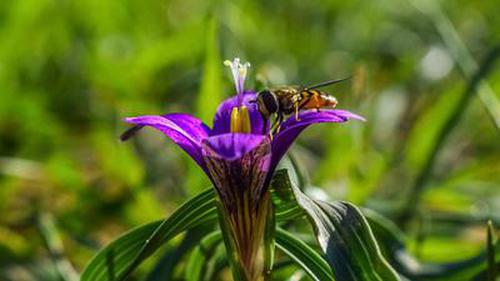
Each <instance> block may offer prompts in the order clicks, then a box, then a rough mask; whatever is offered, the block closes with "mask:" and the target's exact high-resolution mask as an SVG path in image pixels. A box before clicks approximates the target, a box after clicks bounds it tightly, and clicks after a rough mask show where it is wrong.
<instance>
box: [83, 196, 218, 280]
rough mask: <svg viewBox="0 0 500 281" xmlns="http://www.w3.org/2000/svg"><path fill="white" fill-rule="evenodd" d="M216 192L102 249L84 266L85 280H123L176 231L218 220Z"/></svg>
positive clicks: (177, 232)
mask: <svg viewBox="0 0 500 281" xmlns="http://www.w3.org/2000/svg"><path fill="white" fill-rule="evenodd" d="M214 206H215V205H214V193H213V190H212V189H208V190H206V191H204V192H203V193H201V194H199V195H198V196H195V197H193V198H192V199H191V200H189V201H187V202H186V203H184V204H183V205H182V206H181V207H179V208H178V209H177V210H176V211H175V212H174V213H173V214H172V215H171V216H170V217H169V218H167V219H165V220H164V221H161V222H153V223H149V224H146V225H143V226H140V227H138V228H135V229H133V230H131V231H129V232H127V233H125V234H124V235H122V236H121V237H120V238H118V239H117V240H115V241H113V242H112V243H111V244H109V245H108V246H106V247H105V248H104V249H102V250H101V251H100V252H99V253H98V254H97V255H96V256H95V257H94V258H93V259H92V260H91V261H90V263H89V264H88V265H87V266H86V267H85V269H84V271H83V274H82V277H81V280H82V281H87V280H88V281H99V280H102V281H117V280H124V279H125V278H126V277H127V276H128V275H129V274H130V273H131V272H132V271H133V270H134V269H135V268H136V267H137V266H139V265H140V264H141V262H142V261H144V259H146V258H147V257H149V256H150V255H151V254H153V253H154V252H155V251H156V250H157V249H158V248H159V247H160V246H161V245H163V243H165V242H167V241H168V240H170V239H171V238H173V237H175V236H176V235H177V234H179V233H181V232H183V231H185V230H187V229H189V228H191V227H194V226H197V225H200V224H201V223H203V222H206V221H207V220H215V218H216V211H215V207H214Z"/></svg>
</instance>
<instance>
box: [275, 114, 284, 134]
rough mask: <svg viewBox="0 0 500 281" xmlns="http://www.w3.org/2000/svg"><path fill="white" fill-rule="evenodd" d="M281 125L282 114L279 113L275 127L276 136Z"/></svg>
mask: <svg viewBox="0 0 500 281" xmlns="http://www.w3.org/2000/svg"><path fill="white" fill-rule="evenodd" d="M281 123H283V113H280V114H279V115H278V122H277V127H276V134H278V133H279V132H280V129H281Z"/></svg>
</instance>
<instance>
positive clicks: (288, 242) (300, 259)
mask: <svg viewBox="0 0 500 281" xmlns="http://www.w3.org/2000/svg"><path fill="white" fill-rule="evenodd" d="M276 246H277V247H278V249H280V250H282V251H283V252H284V253H285V254H286V255H287V256H289V257H290V258H291V259H292V260H294V261H295V262H296V263H297V264H299V265H300V267H301V268H302V269H303V270H304V271H305V272H306V273H307V274H308V275H309V276H310V277H311V278H312V279H313V280H316V281H328V280H335V279H334V278H333V274H332V270H331V269H330V266H329V265H328V263H327V262H326V260H325V259H324V258H323V257H322V256H321V255H320V254H318V253H317V252H316V251H315V250H314V249H313V248H311V247H310V246H309V245H307V244H306V243H304V242H303V241H302V240H300V239H298V238H296V237H295V236H294V235H292V234H291V233H289V232H287V231H286V230H284V229H281V228H278V229H277V230H276Z"/></svg>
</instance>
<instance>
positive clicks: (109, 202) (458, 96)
mask: <svg viewBox="0 0 500 281" xmlns="http://www.w3.org/2000/svg"><path fill="white" fill-rule="evenodd" d="M497 14H498V3H497V1H495V0H485V1H420V0H418V1H417V0H411V1H394V0H389V1H382V2H380V1H371V2H368V1H361V0H355V1H324V0H319V1H298V0H293V1H290V2H289V3H288V2H287V3H286V5H283V4H282V3H279V2H275V1H250V0H242V1H236V2H234V1H233V2H224V1H217V2H216V3H207V2H206V1H201V0H187V1H181V0H165V1H163V0H162V1H159V0H147V1H137V0H107V1H100V0H81V1H56V0H23V1H14V0H5V1H0V23H1V24H0V35H1V36H0V211H1V212H2V214H4V216H2V218H1V219H0V279H1V280H19V279H22V278H25V279H31V280H49V281H50V280H60V279H61V278H66V279H71V278H74V272H73V273H71V272H72V271H71V270H72V268H74V270H75V271H76V272H84V266H85V265H86V264H87V263H88V262H89V260H91V258H92V256H94V255H95V253H96V252H98V251H99V250H100V249H102V252H101V253H100V254H98V255H97V256H96V257H95V260H93V263H91V264H94V265H95V266H96V267H95V268H94V269H92V270H96V272H97V271H99V272H100V273H99V274H101V275H102V276H104V277H103V278H107V277H108V276H110V275H109V274H111V275H114V276H117V275H118V274H119V273H120V272H123V271H124V270H125V268H127V267H128V266H130V264H131V263H132V262H133V259H137V262H136V263H139V261H140V262H141V266H140V267H139V269H138V270H135V271H134V274H135V275H134V278H135V279H138V280H142V278H143V277H146V276H148V278H153V277H151V276H155V274H153V273H152V272H154V270H153V271H151V269H152V268H155V266H160V265H161V261H164V260H163V258H164V257H165V255H166V254H167V253H171V252H170V251H173V253H175V252H176V251H180V250H179V249H180V248H182V247H185V248H183V251H181V252H182V253H184V254H182V258H181V257H179V259H178V260H176V261H175V266H174V267H175V269H174V270H173V272H169V273H168V274H170V275H172V276H174V277H175V278H180V279H182V278H183V277H184V274H185V272H180V271H183V270H184V269H185V268H186V267H187V266H188V265H189V264H191V265H190V266H192V268H196V270H198V272H199V270H202V269H200V267H199V266H200V265H201V264H202V258H196V259H197V262H198V263H197V264H195V262H194V261H191V262H190V258H191V257H192V256H193V259H195V257H198V254H193V253H195V252H196V251H197V250H200V249H201V248H199V245H196V244H197V243H196V241H191V244H190V243H187V242H186V241H185V237H188V238H189V239H194V238H192V237H194V236H190V235H188V234H186V235H185V236H183V238H182V239H181V238H180V237H179V236H177V237H179V238H173V239H170V238H172V237H171V236H174V232H175V233H177V232H180V229H184V227H185V228H188V227H189V226H190V225H188V224H184V223H182V224H183V225H182V226H181V225H178V224H177V226H178V228H169V229H165V228H163V229H162V231H159V230H158V231H159V232H155V230H157V229H158V224H159V223H160V221H158V222H157V223H152V224H149V223H148V222H149V221H151V220H157V219H160V218H163V217H168V218H175V217H176V216H177V215H174V214H178V213H175V212H174V210H176V209H177V208H178V206H179V205H180V204H181V202H184V201H185V200H186V199H187V198H189V197H190V196H191V195H196V194H198V193H199V192H200V191H201V188H203V187H205V186H207V185H208V182H209V181H208V179H207V178H206V177H205V176H204V175H203V174H202V173H201V171H200V169H199V168H198V167H196V166H195V165H194V164H187V163H188V161H190V160H187V157H184V156H183V154H182V152H181V150H179V149H177V148H173V146H172V145H171V142H167V141H164V138H163V137H162V136H161V135H159V134H153V133H151V132H150V131H148V130H144V131H143V132H141V133H140V134H138V136H137V138H136V139H135V140H133V141H132V142H129V143H126V144H123V143H120V142H119V141H118V136H119V135H120V133H121V132H122V131H124V130H125V129H126V125H125V124H123V123H122V122H121V121H120V120H121V119H122V118H123V117H126V116H133V115H139V114H162V113H166V112H190V113H193V115H197V116H198V117H200V118H202V119H203V120H204V121H206V122H208V123H211V119H212V115H213V112H214V110H215V108H216V105H217V104H218V102H219V101H220V100H221V99H223V98H224V97H225V96H227V94H232V93H233V92H234V89H233V88H232V86H231V85H230V83H229V77H230V76H229V75H227V74H226V73H225V72H224V71H223V70H222V61H223V60H224V59H231V58H233V57H235V56H238V57H241V58H242V59H244V60H245V61H247V60H248V61H250V62H251V63H252V67H251V68H250V73H249V77H250V83H247V86H248V87H249V88H252V87H253V86H254V85H257V82H255V83H254V84H252V83H251V82H252V79H253V80H257V79H256V78H255V77H256V76H259V77H260V81H267V82H268V84H269V85H277V84H310V83H314V82H319V81H322V80H327V79H333V78H341V77H346V76H349V75H352V76H353V79H352V81H351V82H350V83H349V82H348V83H344V84H339V85H337V86H335V87H330V88H325V90H326V91H327V92H329V93H331V94H333V95H335V96H336V97H337V99H338V100H339V108H342V109H349V110H351V111H353V112H356V113H359V114H361V115H363V116H364V117H366V118H367V120H368V121H367V122H365V123H363V124H348V125H339V126H331V125H320V126H313V127H311V128H309V129H307V131H306V133H305V134H303V135H302V136H301V138H300V139H299V140H298V143H296V144H295V145H294V147H293V151H292V153H293V156H294V161H295V162H297V163H298V164H300V165H301V167H300V169H299V170H300V171H301V173H300V174H292V175H290V177H291V178H292V181H294V182H297V183H298V186H299V187H300V188H301V189H303V190H304V192H305V193H310V194H313V195H314V196H316V197H317V198H321V199H324V201H327V202H334V201H336V200H348V201H350V202H352V203H355V204H356V205H358V206H360V207H363V208H362V209H361V210H362V213H363V214H364V215H365V216H366V218H367V220H368V223H369V225H370V228H371V230H372V232H373V234H374V236H375V238H376V239H377V242H378V246H379V247H380V249H381V250H382V254H383V255H384V256H385V258H386V260H387V261H388V262H389V263H390V264H391V265H392V267H393V268H395V269H396V271H397V272H398V273H399V274H400V275H402V277H403V278H407V279H409V280H454V281H456V280H469V279H471V278H475V280H487V278H490V279H491V276H492V275H494V274H493V273H492V272H493V271H494V270H493V269H494V268H495V265H496V267H497V269H498V254H497V251H495V250H491V249H495V247H498V243H496V246H492V243H491V242H489V243H486V242H487V241H486V240H487V239H486V235H485V233H486V231H487V228H486V227H485V221H487V220H488V219H491V220H492V222H493V225H495V226H497V227H498V225H500V216H499V214H500V204H498V202H499V200H500V199H499V198H500V193H499V191H498V190H500V189H499V187H500V173H498V170H499V169H500V165H499V162H500V161H499V160H498V159H500V146H499V142H498V124H499V121H498V120H500V119H499V116H500V110H499V104H500V103H499V99H500V96H499V94H498V92H499V89H500V73H499V72H498V71H497V69H498V67H497V68H495V67H491V71H490V73H489V75H479V78H478V79H477V80H478V81H476V82H478V84H477V87H475V89H472V90H469V92H467V91H468V89H467V87H469V85H471V84H475V82H474V80H475V79H474V77H477V76H478V73H479V74H481V69H482V68H484V64H485V63H484V62H485V61H488V60H491V61H492V62H493V61H494V58H491V57H488V54H490V53H491V51H492V50H495V48H497V49H498V47H496V46H497V45H498V43H499V42H500V37H499V34H500V33H499V32H498V30H499V29H500V22H499V21H498V16H497ZM481 62H483V63H481ZM497 65H498V64H497ZM473 82H474V83H473ZM465 95H469V98H468V99H466V100H463V99H462V98H463V97H464V96H465ZM457 113H458V116H459V117H460V118H458V119H456V120H453V118H451V119H450V117H452V116H453V115H456V114H457ZM450 120H452V121H453V122H451V123H450ZM450 124H451V125H450ZM287 161H288V160H287ZM287 161H283V163H282V166H285V167H286V168H287V169H289V170H290V171H291V170H292V168H291V166H293V165H291V164H290V163H285V162H287ZM309 174H310V176H311V177H310V178H311V179H312V180H311V181H310V182H309V181H308V179H309V176H308V175H309ZM419 176H420V177H421V180H417V178H418V177H419ZM294 177H299V178H298V179H294ZM415 182H416V183H417V184H415ZM313 186H314V187H313ZM317 187H320V188H321V189H319V188H317ZM314 196H312V198H314ZM207 197H208V195H207ZM294 198H295V197H294V194H293V193H291V192H290V191H289V188H288V187H287V186H285V187H283V188H278V187H276V188H275V189H273V190H272V199H273V204H274V207H275V211H276V224H278V225H279V227H280V228H279V230H278V232H277V234H276V246H277V247H278V251H277V252H276V254H275V255H274V259H273V258H269V259H270V260H274V262H275V265H274V268H276V267H277V266H279V265H282V266H279V271H280V275H279V277H277V278H288V277H289V276H290V275H291V274H296V275H295V277H296V276H299V275H300V276H304V275H306V274H307V275H309V277H310V278H313V279H314V278H316V280H329V279H328V277H327V276H329V274H330V275H331V273H327V272H328V270H326V269H325V265H328V262H326V261H327V260H328V257H327V256H326V257H325V256H322V254H320V253H321V252H322V250H321V247H319V248H318V245H317V243H316V242H314V239H313V238H314V237H312V236H310V235H304V233H312V231H311V228H310V227H309V226H306V225H309V224H307V223H305V222H306V220H305V219H304V218H305V217H306V216H307V215H306V213H305V212H304V210H303V209H302V208H301V206H300V205H299V204H297V203H296V201H295V200H294ZM332 199H334V200H332ZM315 204H316V203H315ZM318 206H319V205H318ZM321 206H322V207H324V208H325V209H328V210H329V213H325V212H323V215H324V216H323V219H330V217H329V215H328V214H333V213H334V214H339V215H342V212H339V209H338V208H340V207H342V208H347V209H348V210H352V211H353V212H354V214H356V217H357V215H359V213H358V211H357V209H356V208H354V207H351V205H339V204H333V205H331V204H329V205H328V206H324V205H321ZM198 207H200V206H198ZM334 207H335V209H332V208H334ZM337 207H338V208H337ZM201 208H207V209H206V210H207V212H208V210H209V209H210V208H213V206H210V207H209V206H208V203H207V205H202V206H201ZM315 208H316V207H315ZM210 210H215V208H213V209H210ZM373 210H375V211H376V212H377V213H381V214H383V215H384V217H385V218H384V217H382V218H381V217H380V215H373ZM402 210H405V211H404V212H402ZM403 213H405V215H402V214H403ZM40 214H44V216H43V217H45V216H47V217H50V218H51V219H50V220H42V221H39V218H40ZM200 216H202V214H200ZM210 216H211V218H212V219H214V221H215V213H213V214H211V215H210ZM358 218H359V217H358ZM387 218H389V219H390V220H392V221H395V222H397V225H393V224H392V222H391V221H389V220H387ZM177 219H179V217H177ZM35 221H36V222H39V223H38V224H37V223H34V222H35ZM179 221H181V220H179ZM47 222H48V223H47ZM56 225H57V229H56V228H55V226H56ZM137 225H143V226H142V227H139V228H137V229H136V230H132V231H129V232H126V231H127V230H129V229H132V228H134V227H137ZM360 227H362V228H365V227H366V225H365V224H364V223H362V224H361V226H360ZM174 230H175V231H174ZM212 230H213V229H210V227H208V228H207V229H204V230H203V231H200V233H199V234H200V236H202V234H205V231H206V232H207V233H208V232H210V231H212ZM351 230H352V229H351ZM164 231H165V232H164ZM284 231H286V234H284ZM125 232H126V233H127V234H124V235H123V236H121V238H118V240H116V239H115V237H117V236H118V235H119V234H121V233H125ZM493 232H494V231H493V230H492V229H491V228H489V233H490V236H491V237H493V236H494V235H493V234H494V233H493ZM153 233H156V236H154V237H157V238H155V239H158V240H154V241H153V242H154V243H153V242H150V243H145V241H146V240H147V239H148V238H151V235H152V234H153ZM365 234H366V233H365ZM214 235H215V234H214ZM287 235H288V236H287ZM368 236H370V237H368V238H369V239H367V241H371V240H372V239H371V235H368ZM209 237H210V236H209ZM363 237H365V236H363ZM365 238H366V237H365ZM165 239H169V241H170V242H169V243H168V245H167V249H165V252H164V253H163V255H162V254H161V250H162V248H161V246H162V245H164V244H165V243H166V240H165ZM207 239H208V238H207ZM286 239H288V240H286ZM111 241H114V242H111ZM203 241H205V240H203ZM292 241H294V242H292ZM160 242H161V243H160ZM206 242H207V243H208V241H206ZM371 242H373V241H371ZM371 242H370V243H371ZM214 243H215V244H217V243H216V242H214ZM146 244H147V247H146V246H145V245H146ZM209 244H210V243H209ZM105 245H108V246H106V247H105ZM220 245H221V244H220V243H219V244H218V245H215V246H214V248H213V249H212V250H213V256H212V255H204V257H203V258H204V259H205V260H206V262H207V264H206V265H207V270H208V271H209V272H210V273H209V274H207V275H205V276H202V277H203V278H204V279H205V280H209V279H210V278H212V279H216V280H217V278H218V277H221V276H224V270H225V268H226V267H227V259H226V257H225V254H224V253H225V252H224V249H223V248H222V246H220ZM297 245H302V246H297ZM304 245H308V247H306V246H304ZM370 245H371V244H370ZM485 245H488V248H487V249H488V250H486V249H485V248H484V246H485ZM62 246H64V247H62ZM103 247H104V248H103ZM144 247H146V248H144ZM193 247H194V249H195V250H193V251H194V252H191V251H192V249H193ZM269 247H272V246H271V243H269ZM285 248H286V249H285ZM109 249H114V250H113V251H111V252H109V253H110V254H109V255H108V260H109V261H113V260H114V261H115V262H113V263H111V262H110V263H108V264H107V263H106V256H105V254H103V253H107V251H109ZM141 249H142V251H141ZM153 251H158V254H157V255H153V256H151V258H149V259H146V260H144V261H143V259H144V258H145V257H146V256H149V255H150V254H152V252H153ZM313 251H315V252H316V255H315V254H313ZM361 252H362V251H361ZM492 252H494V253H495V255H492ZM139 253H142V254H141V256H140V258H139V257H138V256H137V255H138V254H139ZM198 253H200V252H198ZM370 253H371V254H372V255H375V256H378V253H377V251H374V252H373V251H371V252H370ZM184 256H188V257H189V258H187V259H186V258H185V257H184ZM117 257H119V259H117ZM397 257H400V258H397ZM401 257H404V258H403V259H402V258H401ZM487 257H489V264H490V265H489V267H488V266H487V263H486V260H487ZM320 258H322V259H320ZM375 258H377V257H375ZM185 259H186V260H185ZM404 259H406V261H407V262H408V261H411V263H409V262H408V263H405V260H404ZM166 260H167V261H166V263H167V264H169V263H170V262H172V261H171V260H168V258H166ZM291 260H293V261H294V262H291ZM495 263H496V264H495ZM412 264H413V265H418V266H419V270H412V267H411V265H412ZM172 266H173V265H172ZM269 266H270V265H269ZM86 270H90V269H88V268H87V269H86ZM196 270H194V269H193V271H192V273H193V275H192V276H194V277H193V278H195V279H196V278H198V277H200V276H199V275H198V276H195V275H196V274H195V272H196ZM68 272H70V273H68ZM221 272H222V273H221ZM86 274H87V273H84V277H85V276H88V275H86ZM158 274H159V275H156V276H161V275H162V274H165V273H164V272H161V273H158ZM301 274H302V275H301ZM65 276H66V277H65ZM67 276H69V277H67ZM315 276H316V277H315ZM304 278H306V279H307V276H305V277H304ZM304 278H303V279H304ZM153 280H154V279H153ZM279 280H281V279H279Z"/></svg>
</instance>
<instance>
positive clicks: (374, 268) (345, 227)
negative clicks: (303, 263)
mask: <svg viewBox="0 0 500 281" xmlns="http://www.w3.org/2000/svg"><path fill="white" fill-rule="evenodd" d="M272 184H273V186H279V185H284V186H289V187H290V188H291V189H292V191H293V193H294V195H295V199H296V201H297V203H298V204H299V205H300V206H301V207H302V209H303V210H304V211H305V212H306V213H307V215H308V217H309V218H310V220H311V222H312V224H313V225H314V227H315V230H316V238H317V239H318V242H319V244H320V247H321V249H322V250H323V252H324V253H325V254H326V259H327V261H328V263H329V264H330V266H331V267H332V269H333V272H334V276H335V277H336V279H339V280H370V281H371V280H383V281H390V280H400V279H399V277H398V275H397V273H396V272H395V271H394V270H393V269H392V268H391V266H390V265H389V264H388V263H387V261H386V260H385V259H384V257H383V256H382V253H381V251H380V249H379V247H378V245H377V242H376V240H375V238H374V237H373V234H372V231H371V229H370V226H369V225H368V223H367V221H366V219H365V218H364V216H363V215H362V213H361V211H360V210H359V209H358V208H357V207H355V206H354V205H352V204H350V203H347V202H340V201H338V202H334V203H328V202H323V201H320V200H313V199H311V198H309V197H307V196H306V195H305V194H304V193H302V191H301V190H300V189H299V188H298V187H297V185H296V183H294V182H292V181H291V180H290V177H289V175H288V171H287V170H279V171H277V172H276V174H275V178H274V179H273V183H272Z"/></svg>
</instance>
